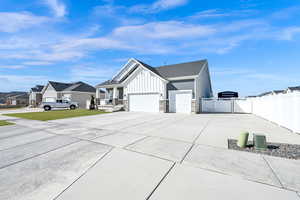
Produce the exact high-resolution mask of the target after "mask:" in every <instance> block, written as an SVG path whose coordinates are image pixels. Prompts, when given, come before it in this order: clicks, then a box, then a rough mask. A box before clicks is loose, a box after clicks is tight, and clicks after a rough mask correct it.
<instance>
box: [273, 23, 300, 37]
mask: <svg viewBox="0 0 300 200" xmlns="http://www.w3.org/2000/svg"><path fill="white" fill-rule="evenodd" d="M296 34H299V35H300V26H293V27H288V28H285V29H284V30H282V31H281V32H280V33H279V35H278V39H281V40H293V39H294V36H295V35H296Z"/></svg>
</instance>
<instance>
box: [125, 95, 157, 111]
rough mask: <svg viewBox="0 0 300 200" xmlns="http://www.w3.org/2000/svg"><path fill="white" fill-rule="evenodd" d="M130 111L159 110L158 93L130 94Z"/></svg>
mask: <svg viewBox="0 0 300 200" xmlns="http://www.w3.org/2000/svg"><path fill="white" fill-rule="evenodd" d="M129 111H137V112H159V95H158V94H130V95H129Z"/></svg>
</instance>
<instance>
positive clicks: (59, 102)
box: [41, 100, 78, 111]
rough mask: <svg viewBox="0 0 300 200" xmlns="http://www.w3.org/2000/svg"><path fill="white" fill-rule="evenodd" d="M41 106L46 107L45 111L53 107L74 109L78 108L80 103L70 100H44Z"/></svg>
mask: <svg viewBox="0 0 300 200" xmlns="http://www.w3.org/2000/svg"><path fill="white" fill-rule="evenodd" d="M41 107H42V108H44V110H45V111H49V110H51V109H53V108H70V109H71V110H74V109H76V108H78V103H77V102H72V101H68V100H56V102H43V103H42V104H41Z"/></svg>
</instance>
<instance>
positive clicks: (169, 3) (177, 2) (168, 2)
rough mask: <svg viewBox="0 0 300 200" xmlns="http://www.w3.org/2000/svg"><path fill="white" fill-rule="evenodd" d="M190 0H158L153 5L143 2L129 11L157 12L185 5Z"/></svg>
mask: <svg viewBox="0 0 300 200" xmlns="http://www.w3.org/2000/svg"><path fill="white" fill-rule="evenodd" d="M187 2H188V0H158V1H156V2H154V3H153V4H151V5H146V4H141V5H135V6H132V7H131V8H130V9H129V11H130V12H134V13H155V12H159V11H162V10H169V9H172V8H176V7H178V6H183V5H185V4H186V3H187Z"/></svg>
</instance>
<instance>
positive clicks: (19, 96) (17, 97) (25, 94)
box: [7, 92, 29, 99]
mask: <svg viewBox="0 0 300 200" xmlns="http://www.w3.org/2000/svg"><path fill="white" fill-rule="evenodd" d="M28 97H29V94H28V93H27V92H24V93H23V94H18V95H14V96H9V97H7V98H8V99H27V98H28Z"/></svg>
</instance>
